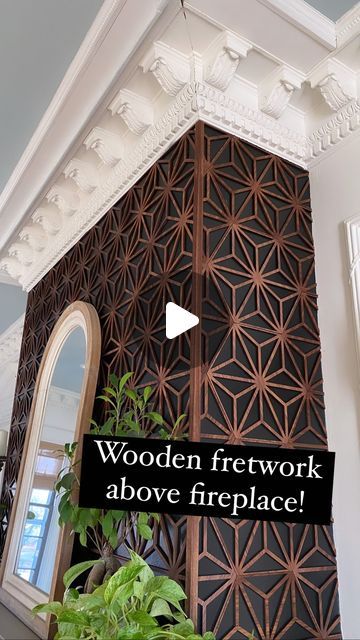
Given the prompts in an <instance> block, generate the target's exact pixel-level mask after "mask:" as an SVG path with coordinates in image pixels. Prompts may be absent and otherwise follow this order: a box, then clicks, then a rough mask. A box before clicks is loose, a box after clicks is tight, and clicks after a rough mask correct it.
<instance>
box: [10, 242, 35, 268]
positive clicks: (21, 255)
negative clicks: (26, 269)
mask: <svg viewBox="0 0 360 640" xmlns="http://www.w3.org/2000/svg"><path fill="white" fill-rule="evenodd" d="M9 256H11V257H14V258H17V259H18V260H19V262H20V263H21V264H23V265H25V266H28V265H29V264H32V262H33V261H34V250H33V249H32V248H31V247H30V245H29V244H28V243H27V242H25V241H24V240H20V241H19V242H14V243H13V244H12V245H11V247H10V248H9Z"/></svg>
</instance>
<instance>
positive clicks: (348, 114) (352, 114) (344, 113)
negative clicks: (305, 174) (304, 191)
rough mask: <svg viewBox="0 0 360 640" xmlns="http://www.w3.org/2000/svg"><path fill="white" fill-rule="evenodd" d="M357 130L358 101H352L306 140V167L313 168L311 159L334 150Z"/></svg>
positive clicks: (359, 126) (358, 121)
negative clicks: (307, 156) (307, 149)
mask: <svg viewBox="0 0 360 640" xmlns="http://www.w3.org/2000/svg"><path fill="white" fill-rule="evenodd" d="M359 130H360V101H359V100H353V101H352V102H350V103H349V104H347V105H345V107H343V108H342V109H340V110H339V111H338V112H337V113H336V114H335V115H334V116H333V117H331V118H329V119H328V120H326V121H325V122H324V123H323V124H322V125H321V126H320V127H318V128H317V129H315V131H313V132H312V133H311V135H310V136H309V138H308V141H309V149H310V154H309V159H308V167H310V166H313V162H312V159H313V158H317V157H318V156H320V155H322V154H323V153H324V152H326V151H328V150H329V149H331V148H334V147H335V145H337V144H338V143H340V142H342V141H343V140H344V139H345V138H347V137H349V136H350V135H351V134H352V133H357V132H359Z"/></svg>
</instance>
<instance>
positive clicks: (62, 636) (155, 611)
mask: <svg viewBox="0 0 360 640" xmlns="http://www.w3.org/2000/svg"><path fill="white" fill-rule="evenodd" d="M129 553H130V560H129V562H127V564H126V565H124V566H123V567H121V568H120V569H118V570H117V571H116V572H115V573H114V574H113V575H112V576H111V577H110V578H108V579H107V580H106V581H105V582H104V583H103V584H102V585H101V586H99V587H97V588H96V589H95V590H94V591H93V593H91V594H87V593H81V591H80V589H75V588H73V587H72V586H71V585H72V584H73V582H74V580H75V579H76V578H77V577H78V576H79V575H81V573H83V572H84V571H86V570H88V569H89V568H90V567H92V566H96V563H99V562H101V561H99V560H94V561H89V562H82V563H80V564H78V565H75V566H74V567H71V568H70V569H69V570H68V571H67V572H66V573H65V575H64V585H65V593H64V598H63V601H62V602H49V603H47V604H41V605H38V606H37V607H35V608H34V610H33V612H34V614H38V613H51V614H52V615H53V616H54V617H55V620H56V623H57V626H58V631H57V633H56V635H55V640H82V639H84V640H90V639H91V640H112V639H113V638H114V640H115V639H116V640H161V638H169V639H171V640H182V639H184V638H186V639H187V640H216V639H215V636H214V634H213V633H211V632H207V633H205V634H204V635H203V636H202V635H199V634H197V633H196V632H195V630H194V625H193V623H192V621H191V620H190V619H189V618H187V616H186V615H185V613H184V611H183V609H182V605H181V603H182V602H183V601H184V600H185V599H186V595H185V593H184V591H183V590H182V588H181V587H180V585H178V584H177V583H176V582H175V581H174V580H171V579H170V578H168V577H166V576H155V575H154V573H153V571H152V570H151V569H150V567H149V565H148V564H147V563H146V562H145V561H144V560H143V559H142V558H140V556H138V555H137V554H136V553H134V552H133V551H131V550H129Z"/></svg>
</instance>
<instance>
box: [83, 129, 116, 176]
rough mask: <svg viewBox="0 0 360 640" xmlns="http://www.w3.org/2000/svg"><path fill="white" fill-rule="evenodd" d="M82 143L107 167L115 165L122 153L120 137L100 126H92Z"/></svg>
mask: <svg viewBox="0 0 360 640" xmlns="http://www.w3.org/2000/svg"><path fill="white" fill-rule="evenodd" d="M84 145H85V147H86V149H87V150H88V151H89V150H90V149H92V150H93V151H95V153H96V154H97V155H98V156H99V158H100V160H101V162H103V163H104V164H106V165H108V166H109V167H115V166H116V165H117V164H118V162H119V161H120V159H121V157H122V155H123V144H122V140H121V137H120V136H119V135H117V134H116V133H113V132H112V131H109V130H108V129H103V128H102V127H94V129H92V131H90V133H89V135H88V136H87V138H86V139H85V140H84Z"/></svg>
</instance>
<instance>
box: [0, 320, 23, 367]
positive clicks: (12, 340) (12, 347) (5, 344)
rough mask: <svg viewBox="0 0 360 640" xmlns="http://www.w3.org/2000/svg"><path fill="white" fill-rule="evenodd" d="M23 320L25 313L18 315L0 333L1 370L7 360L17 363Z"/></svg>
mask: <svg viewBox="0 0 360 640" xmlns="http://www.w3.org/2000/svg"><path fill="white" fill-rule="evenodd" d="M24 321H25V314H24V315H22V316H20V318H18V319H17V320H16V321H15V322H13V324H12V325H10V327H8V329H6V331H4V332H3V333H2V334H1V335H0V365H1V369H2V370H3V369H4V367H5V365H7V364H8V363H9V362H15V363H17V362H18V360H19V355H20V347H21V339H22V334H23V330H24Z"/></svg>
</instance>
